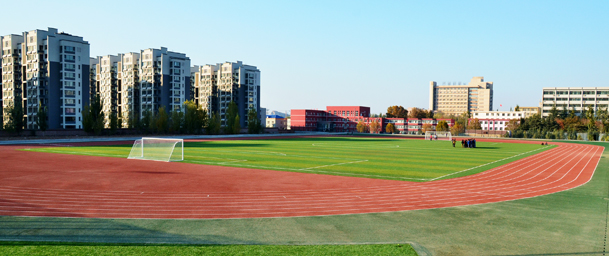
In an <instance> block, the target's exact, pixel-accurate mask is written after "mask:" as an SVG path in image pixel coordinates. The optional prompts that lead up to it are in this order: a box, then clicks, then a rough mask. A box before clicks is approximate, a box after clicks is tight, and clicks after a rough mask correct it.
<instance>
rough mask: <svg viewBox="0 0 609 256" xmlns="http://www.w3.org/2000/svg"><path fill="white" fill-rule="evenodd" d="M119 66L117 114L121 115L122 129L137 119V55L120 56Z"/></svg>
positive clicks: (138, 86)
mask: <svg viewBox="0 0 609 256" xmlns="http://www.w3.org/2000/svg"><path fill="white" fill-rule="evenodd" d="M121 57H122V60H121V63H120V65H119V67H120V68H121V69H120V70H122V71H121V72H120V73H119V77H120V79H121V84H120V86H119V88H118V93H119V95H118V99H119V101H118V110H117V111H118V113H121V115H120V116H121V121H122V124H121V125H122V127H130V124H132V123H133V122H132V121H133V120H134V119H136V118H138V115H137V113H139V112H140V79H139V72H140V71H139V65H140V54H139V53H134V52H130V53H125V54H122V56H121Z"/></svg>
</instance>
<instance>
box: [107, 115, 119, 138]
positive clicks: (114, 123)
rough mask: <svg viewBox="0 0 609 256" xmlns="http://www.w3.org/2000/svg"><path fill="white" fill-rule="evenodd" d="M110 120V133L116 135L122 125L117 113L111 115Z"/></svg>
mask: <svg viewBox="0 0 609 256" xmlns="http://www.w3.org/2000/svg"><path fill="white" fill-rule="evenodd" d="M109 119H110V133H112V134H115V133H116V130H117V129H118V126H119V124H120V120H119V118H118V116H117V115H116V112H115V111H112V112H111V113H110V116H109Z"/></svg>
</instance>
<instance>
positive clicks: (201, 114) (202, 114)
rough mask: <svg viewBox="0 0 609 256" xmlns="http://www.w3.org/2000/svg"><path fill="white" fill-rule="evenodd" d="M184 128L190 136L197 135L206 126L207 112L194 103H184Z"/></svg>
mask: <svg viewBox="0 0 609 256" xmlns="http://www.w3.org/2000/svg"><path fill="white" fill-rule="evenodd" d="M184 110H185V111H186V113H185V114H184V126H185V128H186V131H187V132H188V133H190V134H199V133H201V131H202V130H203V128H204V127H205V126H207V122H208V120H207V119H208V118H207V110H204V109H203V108H201V106H199V105H197V104H196V103H195V102H194V101H192V100H191V101H185V102H184Z"/></svg>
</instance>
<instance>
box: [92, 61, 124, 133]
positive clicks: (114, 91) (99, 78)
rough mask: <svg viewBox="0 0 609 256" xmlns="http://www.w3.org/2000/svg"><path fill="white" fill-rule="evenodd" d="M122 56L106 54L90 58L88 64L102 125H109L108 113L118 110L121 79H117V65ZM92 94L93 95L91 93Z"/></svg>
mask: <svg viewBox="0 0 609 256" xmlns="http://www.w3.org/2000/svg"><path fill="white" fill-rule="evenodd" d="M121 57H122V56H114V55H106V56H101V57H97V58H92V60H91V61H90V65H91V67H92V68H93V69H95V70H94V71H93V72H95V81H94V82H95V84H93V83H92V84H91V86H95V90H94V91H95V93H96V95H99V98H100V101H101V104H102V111H103V113H104V126H105V127H106V128H108V127H110V114H111V113H116V114H117V116H118V115H120V112H118V111H117V110H118V102H119V88H120V87H121V80H120V79H119V74H120V71H121V70H120V69H119V65H120V62H121ZM92 96H94V95H92Z"/></svg>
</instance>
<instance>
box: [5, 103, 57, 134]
mask: <svg viewBox="0 0 609 256" xmlns="http://www.w3.org/2000/svg"><path fill="white" fill-rule="evenodd" d="M5 113H6V116H7V119H8V120H7V122H6V124H4V121H3V120H2V122H0V129H4V130H6V131H9V132H13V133H17V134H20V133H21V131H23V126H24V123H25V120H24V118H23V114H24V113H23V103H22V101H21V97H19V96H17V97H15V99H14V101H13V103H10V104H9V106H8V107H7V108H6V109H4V111H3V112H2V118H4V114H5ZM47 119H48V113H47V107H42V104H40V102H38V112H37V115H36V125H37V126H38V129H40V130H42V131H46V129H47V128H48V121H47Z"/></svg>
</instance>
